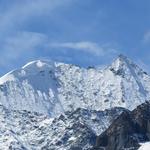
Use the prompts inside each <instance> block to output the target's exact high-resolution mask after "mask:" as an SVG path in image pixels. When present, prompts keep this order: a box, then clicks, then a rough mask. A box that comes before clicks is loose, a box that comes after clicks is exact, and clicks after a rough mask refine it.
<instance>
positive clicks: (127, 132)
mask: <svg viewBox="0 0 150 150" xmlns="http://www.w3.org/2000/svg"><path fill="white" fill-rule="evenodd" d="M149 122H150V103H148V102H147V103H144V104H142V105H140V106H138V107H137V108H136V109H135V110H133V111H132V112H129V111H124V112H123V113H122V114H121V115H120V116H119V117H118V118H117V119H116V120H114V122H113V123H112V124H111V125H110V127H109V128H108V129H107V130H106V131H105V132H103V133H102V134H101V135H100V136H99V137H98V138H97V146H96V147H97V148H105V150H122V149H125V148H126V149H127V148H128V149H134V150H137V149H138V148H139V146H140V145H139V143H140V142H144V141H149V140H150V136H149V135H150V126H149ZM95 149H96V148H95Z"/></svg>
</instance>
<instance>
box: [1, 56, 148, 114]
mask: <svg viewBox="0 0 150 150" xmlns="http://www.w3.org/2000/svg"><path fill="white" fill-rule="evenodd" d="M148 99H150V76H149V75H147V74H146V73H145V72H144V71H142V70H141V69H140V68H139V67H138V66H136V65H135V64H134V63H132V62H131V61H130V60H129V59H128V58H126V57H124V56H119V57H118V58H117V59H116V60H115V61H114V62H113V63H112V64H111V65H110V66H108V67H106V68H105V69H104V70H99V69H96V68H89V69H85V68H80V67H77V66H73V65H69V64H63V63H57V62H47V61H40V60H38V61H34V62H31V63H28V64H27V65H25V66H24V67H22V68H21V69H18V70H15V71H12V72H10V73H8V74H6V75H5V76H3V77H1V78H0V103H1V104H2V105H4V106H5V107H7V108H9V109H14V110H28V111H33V112H39V113H43V114H48V115H50V116H57V115H59V114H61V113H62V112H64V111H72V110H75V109H77V108H86V109H90V110H105V109H109V108H113V107H124V108H127V109H130V110H132V109H134V108H136V106H138V105H140V104H141V103H143V102H145V100H148Z"/></svg>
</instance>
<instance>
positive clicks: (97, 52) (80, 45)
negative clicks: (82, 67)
mask: <svg viewBox="0 0 150 150" xmlns="http://www.w3.org/2000/svg"><path fill="white" fill-rule="evenodd" d="M50 46H51V47H54V48H67V49H72V50H76V51H81V52H82V51H83V52H87V53H90V54H92V55H94V56H104V55H106V54H111V53H116V52H117V51H116V50H115V49H112V48H110V47H105V46H101V45H99V44H98V43H95V42H90V41H82V42H66V43H51V44H50Z"/></svg>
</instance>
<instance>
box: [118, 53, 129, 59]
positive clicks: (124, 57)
mask: <svg viewBox="0 0 150 150" xmlns="http://www.w3.org/2000/svg"><path fill="white" fill-rule="evenodd" d="M118 58H119V59H123V60H126V59H128V57H127V56H125V55H123V54H119V55H118Z"/></svg>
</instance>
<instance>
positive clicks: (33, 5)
mask: <svg viewBox="0 0 150 150" xmlns="http://www.w3.org/2000/svg"><path fill="white" fill-rule="evenodd" d="M71 2H72V0H44V1H43V0H36V1H35V0H25V1H17V2H16V1H13V2H12V4H11V7H9V9H7V10H5V11H3V12H1V15H0V20H1V21H0V31H1V32H3V33H4V32H6V33H7V32H9V31H13V30H16V29H19V28H20V27H23V26H24V23H25V22H28V21H30V19H34V18H35V17H42V16H46V15H48V16H52V14H53V13H54V11H55V10H58V9H60V7H63V6H64V5H65V6H66V5H68V4H70V3H71ZM12 29H13V30H12Z"/></svg>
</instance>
